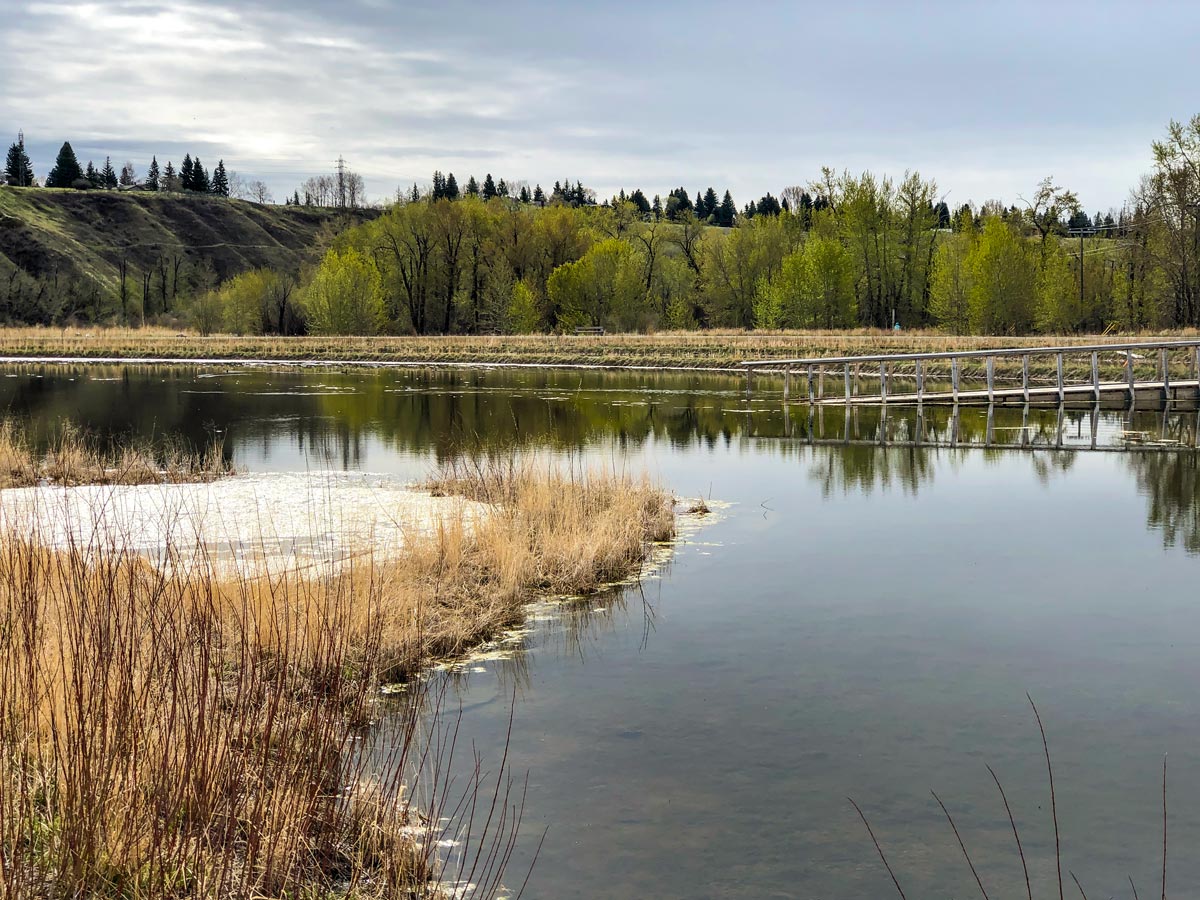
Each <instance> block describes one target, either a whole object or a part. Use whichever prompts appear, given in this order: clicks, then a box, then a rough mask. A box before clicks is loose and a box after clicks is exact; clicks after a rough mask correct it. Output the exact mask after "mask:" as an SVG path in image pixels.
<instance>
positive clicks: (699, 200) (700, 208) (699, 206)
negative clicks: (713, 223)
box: [696, 191, 709, 222]
mask: <svg viewBox="0 0 1200 900" xmlns="http://www.w3.org/2000/svg"><path fill="white" fill-rule="evenodd" d="M708 216H709V212H708V210H707V209H705V208H704V198H703V197H701V196H700V192H699V191H696V218H697V219H699V220H700V221H701V222H703V221H704V220H705V219H707V218H708Z"/></svg>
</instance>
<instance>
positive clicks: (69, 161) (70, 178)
mask: <svg viewBox="0 0 1200 900" xmlns="http://www.w3.org/2000/svg"><path fill="white" fill-rule="evenodd" d="M82 178H83V169H81V168H80V167H79V160H78V159H76V158H75V151H74V150H72V149H71V143H70V141H64V142H63V145H62V147H60V148H59V151H58V156H57V157H56V158H55V160H54V167H53V168H52V169H51V170H50V173H49V174H48V175H47V176H46V187H53V188H68V187H72V186H73V185H74V184H75V182H76V181H80V180H81V179H82Z"/></svg>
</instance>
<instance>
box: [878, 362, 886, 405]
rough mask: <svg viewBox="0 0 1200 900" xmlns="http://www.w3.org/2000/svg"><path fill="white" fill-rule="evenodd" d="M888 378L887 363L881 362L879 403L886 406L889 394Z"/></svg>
mask: <svg viewBox="0 0 1200 900" xmlns="http://www.w3.org/2000/svg"><path fill="white" fill-rule="evenodd" d="M887 378H888V368H887V363H886V362H880V363H879V401H880V402H881V403H885V404H886V403H887V394H888V383H887Z"/></svg>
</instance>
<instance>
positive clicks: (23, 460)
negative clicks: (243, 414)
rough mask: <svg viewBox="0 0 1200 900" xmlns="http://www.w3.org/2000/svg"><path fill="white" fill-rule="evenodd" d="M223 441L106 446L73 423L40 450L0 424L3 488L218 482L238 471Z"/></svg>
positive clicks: (20, 433) (16, 429)
mask: <svg viewBox="0 0 1200 900" xmlns="http://www.w3.org/2000/svg"><path fill="white" fill-rule="evenodd" d="M232 472H233V469H232V467H231V466H230V463H229V461H228V460H226V459H225V455H224V450H223V447H222V446H221V444H220V443H216V442H215V443H213V444H211V445H210V446H209V448H208V449H207V450H206V451H205V452H203V453H199V454H196V453H190V452H188V451H186V450H183V449H181V448H179V447H178V446H176V445H174V444H171V443H163V444H161V445H160V446H150V445H145V446H124V447H119V448H115V449H110V450H106V449H104V448H102V447H101V446H100V444H99V443H98V442H97V441H96V440H95V439H94V438H93V437H90V436H88V435H86V434H83V433H82V432H80V431H78V430H77V429H75V428H72V427H70V426H68V427H66V428H64V429H63V430H62V432H61V434H60V435H59V436H58V437H57V438H56V439H55V440H54V441H53V442H52V443H51V444H50V446H49V447H47V448H46V449H45V450H41V451H39V450H35V449H34V448H33V447H32V446H31V445H30V443H29V439H28V437H27V435H26V434H25V433H24V432H23V431H22V430H21V429H20V428H19V427H18V426H16V425H15V424H14V423H13V422H12V421H9V420H5V421H3V422H0V488H11V487H29V486H32V485H36V484H47V483H49V484H57V485H62V486H64V487H70V486H74V485H80V484H161V483H173V484H178V483H182V482H197V481H213V480H215V479H217V478H220V477H221V476H223V475H229V474H232Z"/></svg>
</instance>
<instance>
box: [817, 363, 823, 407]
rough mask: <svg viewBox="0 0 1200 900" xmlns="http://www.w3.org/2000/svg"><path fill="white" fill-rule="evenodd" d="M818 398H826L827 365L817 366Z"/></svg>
mask: <svg viewBox="0 0 1200 900" xmlns="http://www.w3.org/2000/svg"><path fill="white" fill-rule="evenodd" d="M817 399H818V400H824V399H825V367H824V366H817Z"/></svg>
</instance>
